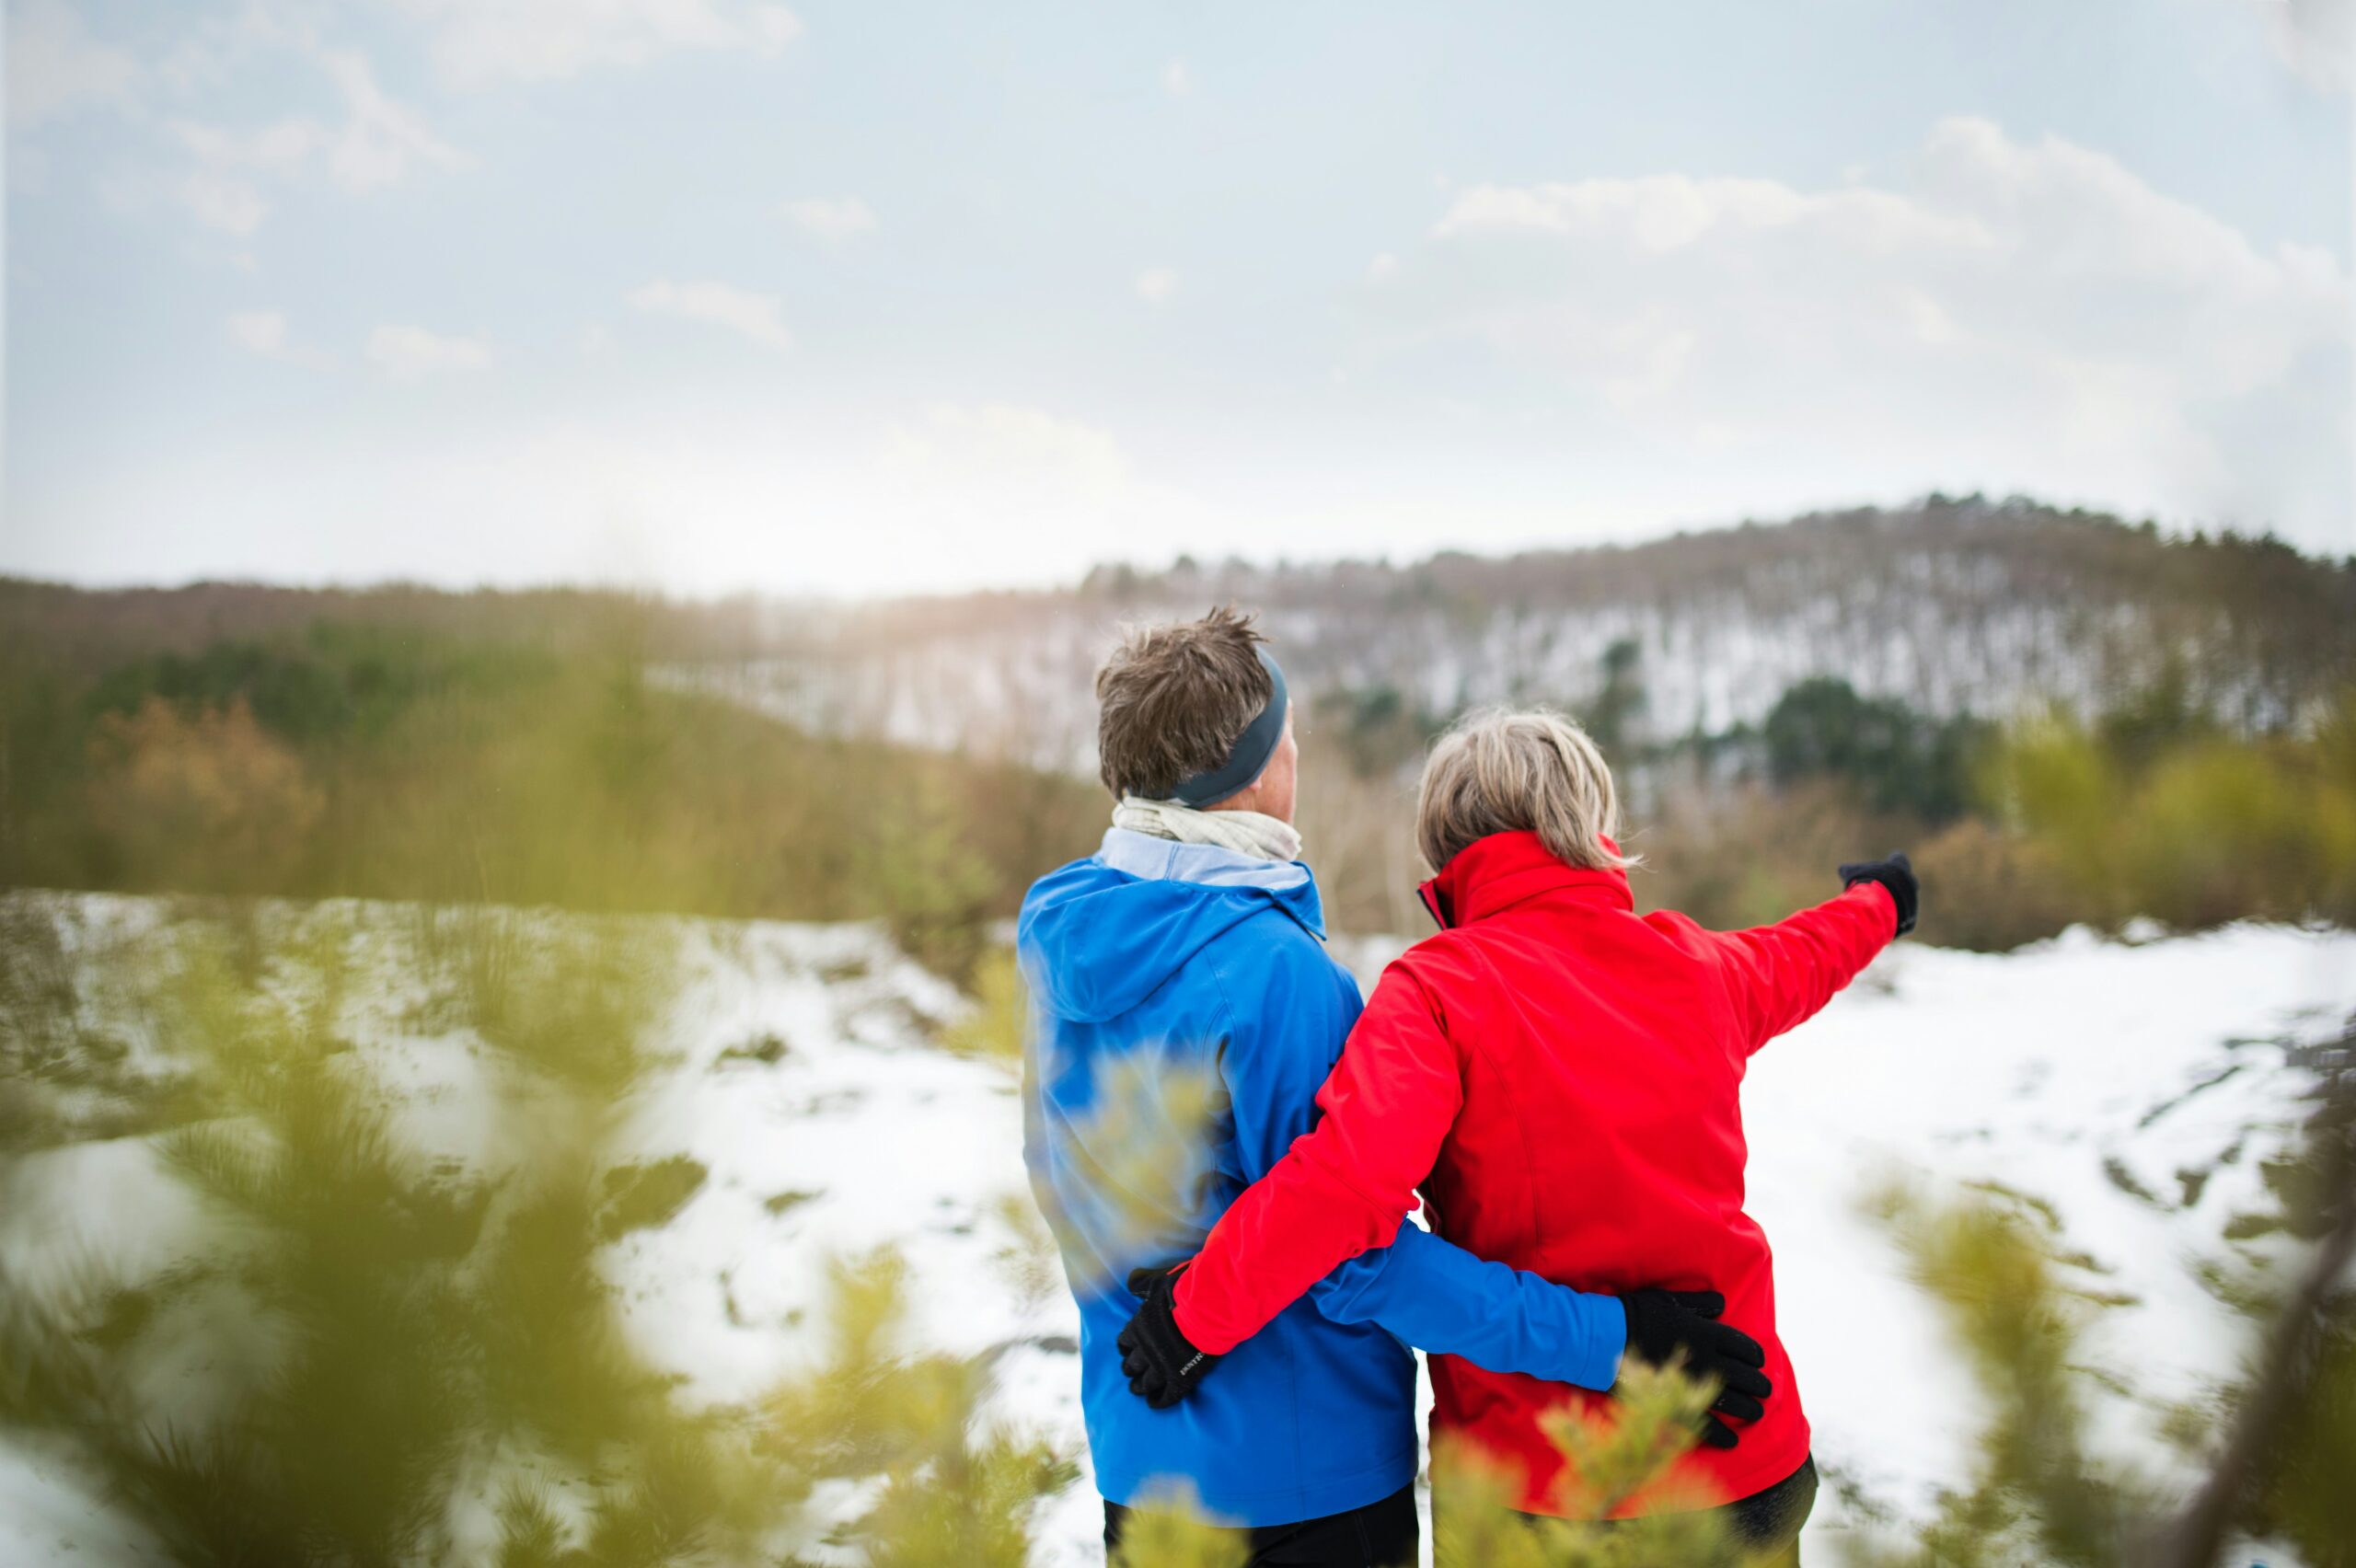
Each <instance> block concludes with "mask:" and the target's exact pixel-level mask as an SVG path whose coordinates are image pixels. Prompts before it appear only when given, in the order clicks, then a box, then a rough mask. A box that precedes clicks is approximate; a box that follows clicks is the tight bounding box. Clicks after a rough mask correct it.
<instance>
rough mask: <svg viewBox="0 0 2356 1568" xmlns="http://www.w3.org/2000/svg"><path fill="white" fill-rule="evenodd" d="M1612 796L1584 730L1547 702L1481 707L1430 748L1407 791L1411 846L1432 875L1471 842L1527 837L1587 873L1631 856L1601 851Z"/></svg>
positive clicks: (1615, 815) (1614, 821)
mask: <svg viewBox="0 0 2356 1568" xmlns="http://www.w3.org/2000/svg"><path fill="white" fill-rule="evenodd" d="M1619 832H1620V792H1619V790H1618V789H1617V788H1616V787H1615V786H1614V785H1613V784H1612V782H1611V767H1609V766H1608V765H1606V764H1605V762H1604V760H1603V754H1602V753H1601V752H1600V751H1598V750H1597V749H1596V745H1595V743H1594V742H1593V741H1591V740H1589V739H1588V733H1587V732H1586V731H1585V730H1582V729H1580V728H1579V727H1578V725H1577V724H1576V723H1575V722H1573V721H1571V720H1570V719H1569V718H1567V717H1565V715H1563V714H1561V713H1557V712H1555V711H1554V710H1553V709H1551V708H1523V709H1507V708H1484V709H1479V710H1477V711H1475V712H1472V713H1468V714H1466V715H1465V716H1464V717H1463V718H1461V719H1459V720H1458V721H1456V722H1455V723H1453V724H1451V725H1449V729H1448V732H1447V733H1445V734H1443V735H1442V736H1440V738H1439V739H1438V741H1436V742H1434V743H1433V744H1432V753H1431V756H1430V757H1429V758H1428V759H1427V760H1426V762H1425V763H1424V781H1423V785H1422V788H1421V789H1419V790H1417V791H1416V796H1415V847H1416V848H1417V849H1419V850H1421V851H1422V853H1423V857H1424V859H1425V860H1426V862H1428V863H1429V864H1430V866H1431V868H1432V870H1434V871H1436V872H1437V871H1438V870H1439V869H1440V868H1441V867H1443V866H1445V865H1447V864H1448V863H1449V861H1450V860H1452V859H1455V858H1456V856H1457V853H1458V852H1459V851H1460V850H1461V849H1463V848H1464V847H1465V846H1467V845H1469V844H1471V843H1472V841H1473V840H1474V839H1476V838H1486V837H1487V836H1489V835H1490V834H1493V833H1535V834H1537V835H1538V836H1539V838H1540V839H1541V840H1542V841H1543V842H1544V844H1545V846H1546V847H1547V848H1548V849H1549V850H1550V851H1552V852H1553V855H1554V856H1555V858H1556V859H1560V860H1562V861H1563V862H1564V863H1565V864H1566V865H1572V866H1582V867H1585V868H1587V869H1588V870H1602V869H1604V868H1605V867H1620V868H1625V867H1628V866H1633V865H1634V864H1635V863H1636V861H1637V859H1638V857H1636V856H1634V855H1622V854H1618V853H1615V852H1614V851H1613V850H1611V849H1610V848H1608V847H1606V846H1605V845H1604V843H1603V839H1604V837H1605V836H1615V837H1616V836H1618V834H1619Z"/></svg>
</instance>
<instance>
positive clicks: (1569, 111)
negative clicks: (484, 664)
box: [0, 0, 2356, 593]
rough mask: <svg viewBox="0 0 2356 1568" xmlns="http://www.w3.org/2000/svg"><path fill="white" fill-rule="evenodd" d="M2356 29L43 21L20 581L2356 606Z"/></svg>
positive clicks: (1308, 18)
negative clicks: (2138, 586) (1979, 557)
mask: <svg viewBox="0 0 2356 1568" xmlns="http://www.w3.org/2000/svg"><path fill="white" fill-rule="evenodd" d="M2349 14H2350V12H2349V6H2348V4H2347V0H2328V3H2325V4H2309V3H2308V0H2299V3H2298V4H2291V3H2288V0H2067V3H2066V4H2057V3H2056V0H1952V3H1947V0H1941V3H1931V0H1886V3H1878V4H1877V3H1869V0H1776V3H1773V4H1762V3H1761V0H1715V3H1707V4H1703V3H1693V4H1681V5H1674V6H1668V5H1664V6H1643V5H1630V4H1626V3H1625V0H1614V3H1612V4H1609V5H1576V6H1574V5H1568V4H1556V3H1547V4H1530V5H1525V6H1508V5H1489V4H1481V5H1474V4H1465V5H1453V4H1451V5H1442V4H1436V3H1431V0H1417V3H1414V4H1351V5H1338V4H1336V5H1312V4H1285V5H1269V4H1266V3H1265V0H1261V3H1255V4H1231V5H1230V4H1218V5H1186V6H1179V5H1158V6H1104V5H1101V4H1078V3H1074V4H1053V5H1050V4H1026V3H1022V0H1007V3H1003V4H997V5H989V6H975V5H964V4H947V3H943V4H939V5H932V6H916V5H907V4H899V5H883V4H874V3H869V4H856V5H854V4H842V5H833V4H820V3H818V0H796V3H795V4H794V5H793V6H791V8H790V9H789V8H788V7H786V6H779V5H772V4H764V3H747V0H343V3H340V4H310V3H305V0H250V3H248V4H243V5H226V6H211V5H202V4H196V3H193V0H164V3H156V4H145V5H140V4H111V3H106V0H87V3H81V4H72V5H68V4H64V3H63V0H7V54H8V59H7V89H8V98H7V136H8V147H7V211H6V216H7V233H6V245H7V266H8V271H7V323H6V329H7V345H6V361H7V366H6V368H7V386H6V393H7V429H6V435H7V446H6V523H5V532H4V533H0V571H13V572H22V573H31V574H37V575H40V576H50V577H64V578H70V579H75V580H78V581H86V582H181V581H186V580H189V579H192V578H196V577H204V576H213V577H221V576H237V577H260V578H268V579H274V580H282V581H299V582H316V581H325V580H333V581H340V582H361V581H370V580H375V579H381V578H387V577H395V576H398V577H408V578H422V579H426V580H430V581H434V582H448V583H471V582H546V581H551V580H582V579H595V580H601V581H605V580H626V581H633V582H653V583H658V584H661V585H664V586H666V587H672V588H677V589H686V590H690V591H696V592H714V591H727V590H733V589H737V588H758V589H765V590H778V591H789V592H790V591H804V590H820V591H828V592H851V593H864V592H876V591H897V590H904V589H918V588H938V587H957V586H964V585H969V584H994V583H1016V582H1041V581H1053V580H1059V579H1065V578H1068V577H1071V576H1074V575H1077V574H1078V573H1079V572H1080V571H1082V570H1084V569H1085V568H1086V567H1087V566H1088V565H1089V564H1091V563H1092V562H1095V561H1098V560H1102V559H1131V560H1138V561H1145V562H1159V561H1164V560H1167V559H1170V558H1171V557H1172V556H1173V555H1175V554H1177V553H1179V552H1181V551H1191V552H1192V553H1194V554H1196V555H1198V556H1202V555H1224V554H1227V553H1230V552H1234V553H1241V554H1243V555H1246V556H1250V557H1253V558H1258V559H1273V558H1276V557H1279V556H1283V557H1289V558H1292V559H1305V558H1322V557H1331V556H1345V555H1346V556H1359V557H1366V556H1375V555H1389V556H1392V557H1393V558H1394V559H1399V558H1405V557H1410V556H1414V555H1418V554H1422V553H1426V552H1428V551H1430V550H1433V549H1436V548H1450V547H1453V548H1475V549H1501V548H1510V547H1515V546H1520V545H1527V544H1532V543H1576V542H1585V541H1591V540H1599V539H1631V538H1637V537H1642V536H1646V535H1650V534H1657V533H1661V532H1665V531H1668V530H1669V529H1672V528H1675V527H1679V526H1690V525H1706V524H1714V523H1724V522H1732V521H1736V520H1738V519H1740V518H1743V517H1745V516H1755V517H1775V516H1780V515H1784V514H1786V513H1791V512H1795V511H1798V510H1802V509H1805V508H1807V507H1811V506H1818V505H1826V504H1844V503H1849V502H1864V501H1884V502H1894V501H1900V500H1903V499H1906V498H1909V497H1911V496H1914V495H1918V494H1920V493H1922V492H1923V491H1926V490H1934V489H1938V490H1947V491H1950V492H1959V491H1966V490H1985V491H1988V492H1990V493H2007V492H2012V491H2015V490H2018V491H2026V492H2029V493H2032V494H2035V495H2038V496H2040V497H2045V498H2050V499H2053V500H2056V501H2060V502H2084V503H2087V504H2092V505H2098V506H2103V507H2108V508H2113V509H2117V510H2119V511H2122V512H2125V513H2129V514H2131V515H2137V516H2141V515H2144V514H2153V515H2156V516H2157V517H2159V518H2160V519H2161V520H2162V522H2163V523H2165V524H2169V525H2176V526H2183V527H2189V526H2193V525H2204V524H2205V525H2222V524H2231V525H2238V526H2242V527H2245V528H2250V529H2258V528H2266V527H2270V528H2272V529H2274V530H2276V531H2277V532H2279V533H2281V534H2282V535H2284V536H2287V537H2290V538H2292V539H2293V540H2295V541H2297V542H2299V543H2301V544H2303V545H2304V546H2306V547H2308V548H2316V549H2325V550H2329V551H2331V552H2333V553H2341V552H2349V551H2356V493H2351V492H2352V491H2356V478H2351V464H2356V442H2352V441H2351V425H2350V381H2351V356H2350V325H2351V322H2350V313H2351V292H2350V225H2351V190H2350V186H2351V163H2350V126H2351V120H2350V95H2349V70H2348V58H2349V47H2350V35H2349V25H2348V17H2349Z"/></svg>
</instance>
